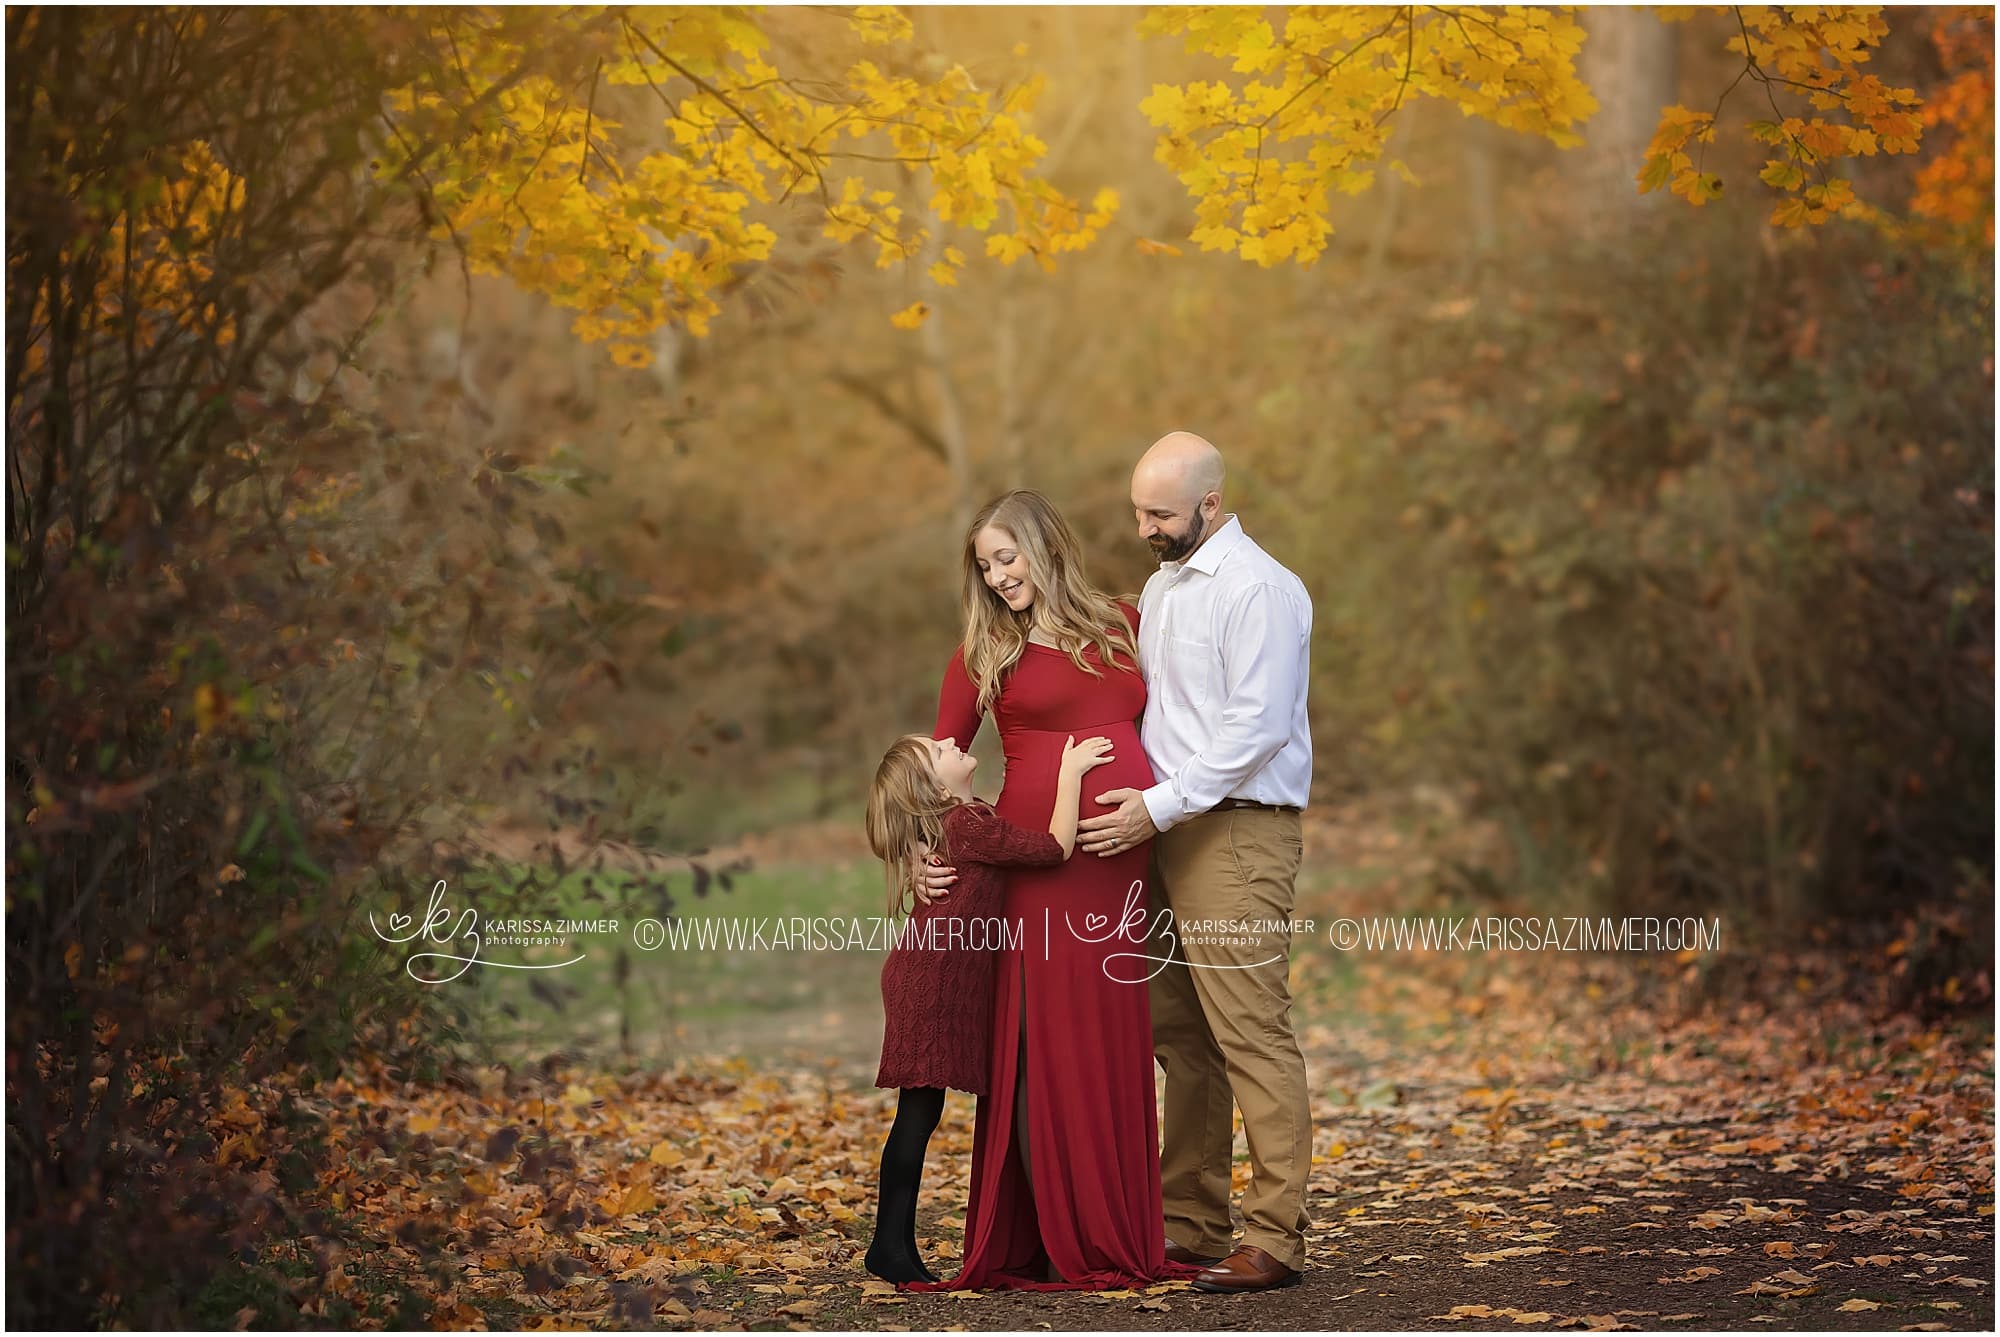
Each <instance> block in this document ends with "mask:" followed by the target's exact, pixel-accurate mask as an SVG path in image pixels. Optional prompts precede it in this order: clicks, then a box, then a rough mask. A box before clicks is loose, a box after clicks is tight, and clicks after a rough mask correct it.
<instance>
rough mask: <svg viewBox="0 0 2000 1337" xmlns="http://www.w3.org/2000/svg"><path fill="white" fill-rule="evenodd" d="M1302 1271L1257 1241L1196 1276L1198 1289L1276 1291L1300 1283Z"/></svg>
mask: <svg viewBox="0 0 2000 1337" xmlns="http://www.w3.org/2000/svg"><path fill="white" fill-rule="evenodd" d="M1299 1276H1300V1274H1299V1273H1298V1272H1296V1271H1294V1270H1293V1269H1292V1268H1289V1267H1286V1266H1285V1265H1284V1264H1283V1263H1281V1262H1279V1261H1278V1260H1277V1259H1275V1258H1273V1257H1271V1255H1270V1254H1268V1253H1265V1252H1264V1251H1263V1250H1262V1249H1260V1248H1258V1247H1257V1246H1256V1245H1254V1244H1246V1245H1244V1246H1243V1247H1242V1248H1240V1249H1238V1250H1237V1251H1236V1252H1235V1253H1232V1254H1230V1255H1229V1257H1227V1258H1225V1259H1223V1260H1222V1261H1221V1262H1219V1263H1217V1264H1215V1265H1214V1266H1213V1267H1207V1268H1203V1269H1202V1271H1201V1273H1200V1275H1198V1276H1196V1277H1195V1279H1194V1288H1195V1289H1196V1290H1198V1291H1214V1292H1217V1293H1220V1294H1230V1295H1233V1294H1235V1293H1237V1292H1238V1291H1274V1290H1277V1289H1278V1288H1280V1287H1282V1286H1296V1285H1298V1284H1299Z"/></svg>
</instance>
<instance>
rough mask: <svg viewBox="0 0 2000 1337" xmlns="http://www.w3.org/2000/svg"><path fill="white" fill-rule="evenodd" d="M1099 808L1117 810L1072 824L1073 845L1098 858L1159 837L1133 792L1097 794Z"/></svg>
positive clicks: (1143, 803)
mask: <svg viewBox="0 0 2000 1337" xmlns="http://www.w3.org/2000/svg"><path fill="white" fill-rule="evenodd" d="M1096 801H1097V802H1098V803H1099V804H1101V805H1103V806H1106V807H1110V806H1111V805H1113V804H1116V805H1117V806H1116V807H1115V808H1113V809H1112V811H1110V812H1107V813H1105V814H1104V815H1103V816H1102V817H1086V818H1085V819H1084V820H1082V821H1080V822H1078V823H1077V824H1076V839H1077V844H1079V845H1081V846H1082V847H1083V848H1084V849H1087V850H1089V851H1090V852H1091V853H1092V854H1095V855H1097V856H1099V857H1100V858H1109V857H1110V856H1111V855H1114V854H1123V853H1124V852H1125V851H1126V850H1129V849H1131V848H1132V847H1134V846H1135V845H1139V844H1143V843H1144V842H1146V841H1148V840H1151V839H1152V838H1153V837H1154V836H1157V835H1158V834H1160V832H1159V828H1157V827H1155V826H1154V825H1153V814H1151V813H1150V812H1147V811H1146V798H1145V795H1144V793H1143V792H1142V791H1140V790H1137V789H1113V790H1111V791H1110V792H1108V793H1104V794H1099V795H1098V796H1097V800H1096Z"/></svg>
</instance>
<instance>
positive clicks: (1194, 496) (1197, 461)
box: [1132, 432, 1223, 510]
mask: <svg viewBox="0 0 2000 1337" xmlns="http://www.w3.org/2000/svg"><path fill="white" fill-rule="evenodd" d="M1222 477H1223V470H1222V452H1221V451H1219V450H1217V449H1216V448H1215V447H1214V446H1212V445H1210V444H1209V443H1208V442H1207V441H1206V440H1205V439H1203V438H1201V437H1198V436H1196V435H1195V434H1194V433H1193V432H1168V433H1167V434H1166V435H1165V436H1163V437H1161V438H1160V439H1159V440H1158V441H1155V442H1154V443H1153V444H1152V445H1151V446H1149V447H1147V449H1146V453H1145V454H1144V455H1141V456H1140V457H1139V463H1138V465H1137V467H1135V468H1134V469H1133V470H1132V491H1133V493H1134V494H1135V496H1136V494H1137V493H1138V492H1139V490H1140V487H1141V485H1142V484H1143V485H1144V486H1145V489H1146V491H1147V492H1148V493H1149V494H1152V495H1154V496H1156V497H1157V498H1160V499H1165V500H1171V501H1174V502H1177V503H1179V504H1181V505H1184V506H1186V507H1187V508H1189V509H1190V510H1192V509H1193V508H1194V507H1195V506H1197V505H1198V504H1199V503H1200V501H1201V499H1202V498H1203V497H1204V496H1205V495H1207V494H1208V493H1210V492H1213V493H1215V495H1216V500H1217V503H1218V504H1219V503H1220V502H1221V499H1222Z"/></svg>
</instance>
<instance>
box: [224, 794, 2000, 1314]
mask: <svg viewBox="0 0 2000 1337" xmlns="http://www.w3.org/2000/svg"><path fill="white" fill-rule="evenodd" d="M1403 845H1404V841H1403V838H1401V837H1399V836H1397V835H1396V834H1394V833H1393V832H1392V831H1390V830H1388V829H1384V828H1381V827H1378V826H1375V825H1371V824H1366V823H1349V824H1339V823H1336V824H1332V825H1327V826H1322V827H1320V828H1317V829H1316V831H1315V833H1314V835H1313V837H1311V839H1310V846H1311V848H1312V852H1313V855H1314V857H1315V859H1316V861H1317V862H1318V863H1319V865H1320V869H1321V875H1319V876H1317V877H1314V878H1309V879H1308V880H1307V882H1306V884H1305V886H1306V888H1307V890H1302V893H1301V901H1302V903H1301V905H1300V907H1299V910H1298V913H1299V915H1301V916H1306V915H1316V916H1318V917H1319V918H1320V920H1321V928H1322V932H1321V934H1320V935H1319V936H1318V937H1316V938H1315V939H1312V940H1306V939H1302V940H1301V941H1300V942H1299V944H1298V947H1297V949H1296V951H1295V958H1294V975H1293V980H1294V990H1295V993H1296V994H1297V996H1298V1016H1299V1020H1300V1034H1301V1038H1302V1040H1303V1042H1304V1044H1305V1046H1306V1049H1307V1062H1308V1067H1309V1072H1310V1074H1311V1077H1312V1079H1313V1083H1314V1087H1315V1090H1316V1092H1317V1094H1316V1096H1315V1101H1314V1115H1315V1123H1316V1130H1315V1142H1314V1147H1315V1155H1314V1167H1313V1178H1312V1198H1311V1202H1310V1210H1311V1213H1312V1217H1313V1229H1312V1231H1311V1236H1310V1268H1309V1271H1308V1273H1307V1275H1306V1278H1305V1281H1304V1283H1303V1284H1302V1285H1300V1286H1298V1287H1296V1288H1293V1289H1289V1290H1285V1291H1278V1292H1272V1293H1269V1294H1264V1295H1255V1296H1215V1295H1206V1294H1202V1293H1200V1292H1196V1291H1193V1290H1190V1289H1187V1288H1186V1287H1185V1285H1184V1284H1180V1283H1177V1284H1173V1285H1168V1286H1163V1287H1159V1288H1155V1289H1154V1290H1151V1291H1147V1292H1143V1293H1136V1292H1113V1293H1108V1294H1097V1295H1078V1294H1043V1295H1016V1294H1005V1293H987V1294H980V1295H966V1296H958V1295H941V1296H913V1295H901V1294H897V1293H895V1292H894V1291H893V1289H892V1288H890V1287H888V1286H886V1285H883V1284H881V1283H879V1282H875V1281H874V1280H873V1279H872V1278H870V1277H868V1276H867V1274H866V1273H865V1272H863V1271H862V1269H861V1262H860V1259H861V1254H862V1252H863V1251H864V1250H865V1248H866V1245H867V1240H868V1235H869V1231H870V1227H871V1225H872V1220H873V1198H872V1192H873V1180H874V1167H875V1158H876V1156H877V1155H878V1153H879V1148H880V1139H881V1137H882V1135H883V1133H884V1132H885V1131H886V1129H887V1125H888V1119H889V1113H890V1110H891V1101H892V1099H893V1096H892V1095H891V1093H887V1092H880V1091H876V1090H874V1089H873V1088H872V1087H870V1086H869V1085H867V1083H868V1081H869V1078H870V1077H871V1076H872V1073H869V1072H863V1071H859V1070H857V1066H856V1064H855V1062H854V1060H853V1059H852V1058H851V1057H850V1058H847V1059H831V1060H828V1059H820V1060H810V1059H807V1058H805V1057H803V1056H799V1055H791V1056H782V1057H781V1056H772V1057H771V1058H769V1059H767V1060H766V1061H764V1062H762V1063H760V1064H758V1065H756V1066H752V1065H751V1064H749V1063H746V1062H742V1061H740V1060H739V1061H692V1060H691V1061H687V1062H684V1063H682V1064H680V1065H677V1066H676V1067H675V1068H674V1069H673V1070H671V1071H665V1072H659V1071H655V1072H648V1073H639V1074H615V1073H612V1072H608V1071H592V1070H588V1069H580V1068H576V1067H566V1066H562V1065H559V1064H545V1065H542V1066H540V1067H537V1068H534V1069H528V1070H518V1069H517V1070H506V1071H503V1070H499V1069H486V1070H479V1071H475V1072H473V1073H471V1074H470V1075H469V1076H468V1079H467V1080H466V1081H465V1082H463V1083H462V1084H449V1085H439V1086H421V1085H416V1084H412V1083H409V1082H405V1081H401V1080H399V1079H397V1078H396V1077H395V1076H394V1075H393V1074H390V1073H387V1072H384V1071H382V1070H381V1069H380V1067H379V1066H371V1065H367V1064H366V1063H365V1062H358V1063H357V1067H356V1070H355V1071H354V1072H352V1073H351V1074H350V1075H349V1076H347V1077H345V1078H343V1079H341V1080H339V1081H337V1082H335V1083H332V1084H329V1085H323V1086H321V1087H319V1088H318V1089H317V1090H315V1091H313V1092H311V1093H309V1094H308V1095H307V1096H306V1097H305V1099H304V1101H303V1104H304V1106H305V1108H306V1109H307V1110H309V1111H310V1112H311V1113H312V1114H314V1115H316V1116H317V1117H318V1118H320V1119H323V1120H324V1121H325V1134H324V1135H325V1136H326V1137H327V1138H328V1140H329V1142H330V1144H331V1145H332V1146H333V1147H334V1150H335V1156H334V1163H335V1165H336V1170H335V1172H334V1173H333V1175H332V1176H331V1177H330V1178H327V1179H325V1180H324V1181H323V1182H322V1183H321V1184H320V1185H319V1187H318V1189H317V1190H316V1191H315V1192H314V1193H313V1194H312V1195H311V1199H310V1201H309V1202H308V1203H307V1204H306V1206H307V1207H308V1209H309V1210H315V1209H316V1211H317V1213H319V1214H323V1219H324V1220H325V1221H326V1222H327V1223H328V1224H327V1231H326V1234H325V1235H324V1236H321V1237H318V1238H311V1239H303V1240H300V1241H298V1242H296V1243H294V1244H291V1245H288V1246H283V1247H280V1248H278V1249H276V1250H271V1251H267V1252H266V1254H265V1256H264V1257H263V1258H262V1259H260V1260H259V1262H258V1263H257V1264H256V1265H254V1266H248V1267H246V1268H245V1269H244V1272H243V1275H242V1276H240V1277H237V1278H234V1279H232V1281H231V1282H230V1284H229V1285H228V1286H223V1287H218V1288H217V1289H216V1293H215V1294H214V1295H212V1296H210V1297H209V1299H210V1301H211V1303H212V1304H213V1305H214V1306H216V1307H218V1310H219V1312H220V1313H221V1315H222V1318H223V1320H224V1322H225V1325H227V1324H229V1323H232V1322H233V1323H235V1324H239V1325H248V1326H257V1327H262V1326H271V1325H287V1324H296V1325H299V1326H308V1327H310V1326H316V1325H338V1326H349V1325H351V1326H356V1327H379V1326H388V1325H391V1324H400V1323H408V1322H412V1321H414V1322H419V1323H422V1324H425V1325H435V1326H440V1327H482V1326H490V1327H496V1328H497V1327H507V1328H514V1327H521V1328H541V1327H585V1326H588V1327H623V1326H637V1325H646V1326H663V1327H670V1328H742V1327H771V1328H784V1327H788V1326H799V1327H820V1328H865V1329H874V1330H883V1331H892V1330H899V1329H908V1328H937V1327H944V1328H956V1327H964V1328H968V1329H971V1328H992V1329H999V1328H1024V1329H1037V1328H1052V1329H1068V1328H1190V1329H1194V1328H1199V1329H1214V1328H1224V1329H1227V1328H1281V1329H1282V1328H1293V1329H1321V1328H1389V1329H1399V1328H1433V1329H1435V1328H1449V1327H1452V1326H1465V1327H1468V1328H1475V1329H1478V1328H1486V1329H1491V1328H1500V1327H1511V1326H1519V1327H1522V1328H1590V1329H1615V1328H1619V1327H1642V1328H1666V1329H1673V1328H1677V1327H1683V1326H1684V1327H1687V1328H1690V1329H1704V1328H1754V1327H1755V1326H1757V1325H1762V1324H1775V1325H1776V1326H1778V1327H1782V1328H1813V1329H1818V1328H1854V1329H1883V1328H1892V1329H1893V1328H1915V1329H1964V1330H1972V1331H1976V1330H1982V1329H1990V1328H1992V1327H1993V1321H1994V1307H1993V1282H1994V1249H1993V1236H1992V1227H1993V1203H1994V1197H1993V1048H1992V1032H1991V1026H1990V1019H1991V1014H1990V1011H1989V1012H1988V1013H1987V1014H1986V1015H1985V1016H1984V1017H1977V1016H1976V1013H1975V1018H1976V1019H1975V1020H1972V1021H1965V1020H1957V1021H1953V1020H1950V1019H1948V1018H1947V1019H1944V1020H1937V1021H1931V1022H1926V1021H1923V1020H1919V1019H1918V1018H1917V1017H1915V1016H1913V1015H1911V1014H1909V1013H1907V1012H1905V1011H1902V1010H1899V1009H1898V1008H1897V1007H1896V1006H1895V1005H1893V1004H1892V1003H1891V1001H1890V1000H1891V999H1892V998H1895V997H1899V996H1901V995H1900V994H1898V993H1896V992H1894V990H1893V987H1892V986H1894V985H1896V984H1897V983H1898V981H1896V980H1895V979H1894V978H1893V976H1892V975H1891V973H1890V968H1891V967H1892V966H1893V963H1894V961H1895V960H1896V959H1897V957H1896V955H1895V949H1894V948H1892V949H1891V952H1890V953H1889V954H1887V955H1881V954H1870V955H1867V956H1843V955H1840V954H1836V953H1832V952H1820V953H1809V952H1803V953H1802V952H1795V953H1790V954H1780V953H1777V952H1773V951H1761V950H1760V951H1757V952H1755V953H1746V952H1744V951H1741V950H1738V951H1735V952H1729V951H1725V953H1723V954H1722V955H1720V956H1716V957H1708V958H1687V959H1677V958H1673V957H1662V956H1638V955H1626V956H1618V957H1608V956H1584V955H1578V954H1562V953H1551V952H1542V953H1533V954H1526V953H1514V954H1502V953H1496V954H1491V955H1475V954H1469V953H1457V954H1453V953H1431V954H1427V955H1419V954H1413V953H1398V954H1377V955H1372V956H1371V955H1362V954H1349V955H1346V956H1342V955H1340V954H1337V953H1335V952H1334V951H1333V950H1332V949H1331V948H1330V947H1329V946H1328V945H1327V944H1326V941H1325V937H1324V924H1325V920H1326V918H1327V917H1328V916H1329V915H1331V914H1361V913H1379V912H1388V911H1389V910H1391V909H1393V908H1400V909H1402V910H1403V911H1404V912H1407V910H1408V906H1409V905H1410V904H1411V900H1410V898H1411V896H1412V895H1413V894H1415V893H1414V892H1413V888H1418V887H1422V886H1428V885H1432V884H1433V883H1434V879H1432V877H1431V873H1432V869H1431V868H1430V866H1429V865H1428V863H1427V862H1426V861H1424V860H1422V859H1419V858H1416V857H1415V856H1408V858H1407V861H1406V858H1405V853H1404V849H1403ZM1336 866H1337V868H1339V869H1345V870H1347V873H1340V872H1329V871H1328V869H1329V868H1333V867H1336ZM1356 870H1373V871H1372V872H1370V873H1369V874H1368V875H1366V876H1353V875H1349V874H1353V873H1354V872H1355V871H1356ZM1727 932H1728V929H1727V924H1726V922H1725V934H1727ZM1724 945H1725V948H1727V947H1728V946H1729V941H1728V938H1727V937H1725V943H1724ZM1971 987H1974V988H1982V987H1985V986H1984V983H1983V982H1982V981H1972V982H1971ZM843 1024H844V1025H847V1026H851V1025H853V1024H854V1022H853V1019H852V1017H851V1015H850V1016H849V1017H848V1019H847V1020H846V1021H845V1022H844V1023H843ZM865 1024H869V1025H878V1024H879V1023H878V1022H876V1021H873V1020H869V1021H867V1022H866V1023H865ZM852 1048H853V1047H852V1046H847V1047H845V1048H844V1049H842V1050H841V1052H844V1053H851V1052H852ZM278 1096H279V1093H278V1092H277V1090H276V1089H272V1090H268V1091H253V1092H249V1093H246V1100H245V1102H244V1104H243V1106H242V1107H241V1108H240V1109H239V1110H238V1111H237V1112H236V1114H235V1116H234V1118H235V1126H234V1127H232V1128H231V1129H230V1130H228V1131H229V1132H230V1133H232V1134H240V1135H244V1136H239V1137H238V1139H237V1142H236V1143H235V1146H236V1148H237V1151H236V1153H235V1154H238V1155H243V1156H247V1157H253V1158H254V1157H256V1156H259V1155H265V1154H271V1152H272V1150H273V1144H274V1143H275V1142H276V1141H277V1140H278V1135H277V1134H276V1133H275V1131H274V1129H273V1127H272V1125H271V1121H272V1119H273V1117H274V1116H273V1114H272V1111H273V1110H274V1109H275V1107H276V1103H277V1100H278ZM971 1125H972V1102H971V1100H970V1099H969V1098H965V1097H961V1096H957V1095H954V1096H953V1097H952V1099H951V1102H950V1104H949V1105H948V1107H947V1110H946V1115H945V1122H944V1124H943V1126H942V1127H941V1128H940V1129H939V1132H938V1135H937V1137H936V1138H935V1140H934V1141H933V1143H932V1150H931V1160H930V1164H929V1168H928V1171H927V1175H926V1180H925V1190H924V1195H925V1201H924V1207H923V1210H922V1214H921V1217H920V1222H919V1232H918V1233H919V1241H920V1243H921V1244H922V1245H923V1246H924V1248H925V1251H926V1253H927V1254H928V1255H929V1257H930V1258H931V1260H932V1265H933V1267H934V1268H935V1270H937V1271H939V1272H940V1273H941V1274H948V1273H949V1272H950V1271H951V1270H953V1263H954V1260H955V1259H956V1257H957V1250H958V1244H959V1241H960V1239H961V1236H962V1232H963V1226H964V1206H965V1193H966V1183H967V1176H968V1168H969V1162H970V1155H971V1144H972V1137H971V1133H972V1126H971ZM1241 1145H1242V1144H1241V1141H1240V1139H1239V1142H1238V1148H1239V1150H1238V1157H1239V1159H1238V1165H1237V1182H1238V1187H1239V1188H1240V1187H1241V1186H1242V1183H1243V1181H1244V1179H1245V1178H1246V1177H1247V1174H1248V1165H1247V1162H1246V1161H1245V1160H1244V1159H1243V1152H1242V1150H1241Z"/></svg>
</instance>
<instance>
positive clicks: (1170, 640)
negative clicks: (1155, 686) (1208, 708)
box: [1166, 635, 1215, 706]
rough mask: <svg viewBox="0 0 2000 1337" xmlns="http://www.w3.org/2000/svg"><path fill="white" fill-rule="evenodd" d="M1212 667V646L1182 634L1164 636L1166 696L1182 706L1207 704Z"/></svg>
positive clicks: (1213, 648) (1213, 650)
mask: <svg viewBox="0 0 2000 1337" xmlns="http://www.w3.org/2000/svg"><path fill="white" fill-rule="evenodd" d="M1214 671H1215V647H1214V646H1213V645H1210V644H1209V643H1208V642H1207V641H1196V640H1190V639H1189V638H1187V637H1185V636H1174V635H1169V636H1168V637H1167V672H1166V686H1167V697H1168V699H1169V700H1172V701H1175V702H1178V703H1179V704H1181V705H1184V706H1201V705H1206V704H1207V702H1208V697H1209V682H1208V680H1209V677H1210V676H1211V675H1212V674H1213V673H1214Z"/></svg>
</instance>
